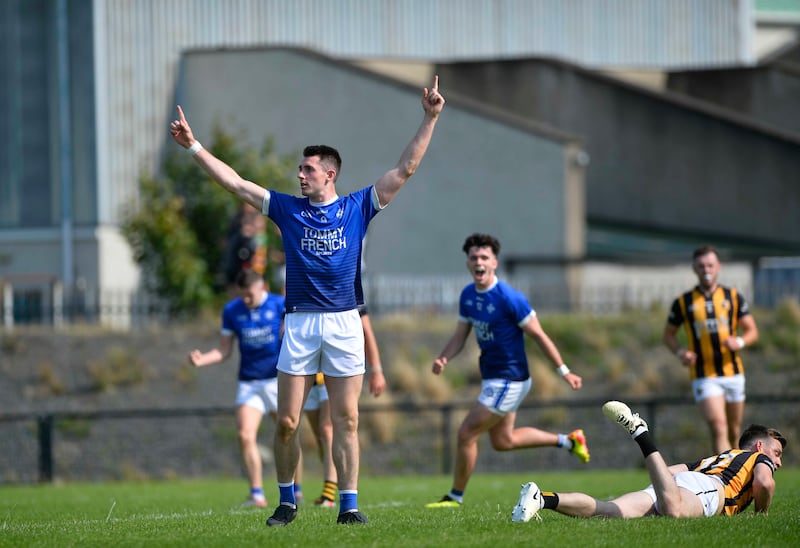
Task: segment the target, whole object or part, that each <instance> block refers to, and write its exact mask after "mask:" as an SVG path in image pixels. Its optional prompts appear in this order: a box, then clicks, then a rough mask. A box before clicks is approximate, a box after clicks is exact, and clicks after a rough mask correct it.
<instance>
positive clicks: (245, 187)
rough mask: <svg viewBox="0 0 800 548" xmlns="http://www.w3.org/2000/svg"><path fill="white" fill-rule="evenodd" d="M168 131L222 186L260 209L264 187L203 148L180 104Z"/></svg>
mask: <svg viewBox="0 0 800 548" xmlns="http://www.w3.org/2000/svg"><path fill="white" fill-rule="evenodd" d="M169 132H170V134H171V135H172V138H173V139H175V142H176V143H178V144H179V145H181V146H182V147H183V148H185V149H188V150H190V151H191V152H192V154H193V156H194V159H195V161H196V162H197V163H198V164H200V167H202V168H203V169H204V170H205V171H206V173H208V175H209V176H210V177H211V178H212V179H214V180H215V181H216V182H217V183H219V185H220V186H221V187H222V188H224V189H225V190H227V191H228V192H231V193H232V194H235V195H236V196H238V197H239V199H241V200H243V201H245V202H247V203H249V204H250V205H252V206H253V207H255V208H256V209H258V210H259V211H261V205H262V204H263V202H264V193H265V192H266V189H265V188H264V187H261V186H259V185H257V184H255V183H253V182H252V181H247V180H245V179H242V178H241V177H240V176H239V174H238V173H236V171H234V169H233V168H232V167H231V166H229V165H228V164H226V163H225V162H223V161H222V160H220V159H219V158H217V157H215V156H214V155H213V154H211V153H210V152H209V151H208V150H206V149H205V148H203V146H202V145H201V144H200V142H199V141H198V140H197V139H195V138H194V135H193V134H192V128H191V127H189V123H188V122H187V121H186V117H185V116H184V115H183V109H182V108H181V106H180V105H178V119H177V120H173V121H172V122H171V123H170V125H169Z"/></svg>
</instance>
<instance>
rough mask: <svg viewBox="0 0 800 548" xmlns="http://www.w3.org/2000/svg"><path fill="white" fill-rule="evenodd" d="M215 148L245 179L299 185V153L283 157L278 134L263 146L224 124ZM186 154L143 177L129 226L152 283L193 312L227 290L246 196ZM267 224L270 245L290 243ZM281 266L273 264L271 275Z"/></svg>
mask: <svg viewBox="0 0 800 548" xmlns="http://www.w3.org/2000/svg"><path fill="white" fill-rule="evenodd" d="M209 150H210V151H211V152H212V153H213V154H214V155H215V156H216V157H217V158H219V159H220V160H222V161H223V162H225V163H227V164H228V165H230V166H231V167H233V168H234V169H235V170H236V171H237V172H238V173H239V175H241V176H242V177H243V178H244V179H247V180H250V181H255V182H257V183H258V184H262V185H264V186H267V187H268V188H270V189H273V190H277V191H280V192H287V193H293V192H294V191H295V190H296V188H297V184H296V180H295V179H294V177H293V173H294V172H293V170H294V166H295V164H294V162H295V161H296V158H295V155H287V156H280V155H278V154H277V153H276V152H275V146H274V141H273V140H272V139H267V140H266V141H265V143H264V145H263V147H262V148H261V149H260V150H256V149H255V148H252V147H250V148H247V147H243V146H241V145H240V144H238V143H237V142H236V141H235V139H234V138H233V137H232V136H231V135H228V134H226V133H224V132H223V131H222V130H220V129H216V130H215V131H214V133H213V138H212V144H211V146H210V147H209ZM181 152H182V151H174V152H172V153H170V154H169V155H168V156H167V158H166V160H165V162H164V166H163V169H162V174H161V175H160V176H151V175H149V174H145V175H142V176H141V177H140V180H139V185H140V192H139V196H138V200H137V201H136V202H135V203H134V202H131V203H129V204H128V205H127V207H126V208H125V211H124V212H123V222H122V231H123V234H124V235H125V237H126V239H127V240H128V242H129V244H130V245H131V247H132V249H133V254H134V259H135V261H136V262H137V264H138V265H139V267H140V269H141V272H142V280H143V284H144V287H145V289H146V290H148V291H149V292H151V293H153V294H154V295H157V296H158V297H160V298H162V299H165V300H166V301H167V302H168V303H169V304H170V306H171V307H172V309H173V310H175V311H192V310H196V309H198V308H202V307H205V306H208V305H211V304H215V303H216V301H217V300H218V297H220V296H222V295H223V293H224V289H225V288H224V273H223V268H224V256H225V251H226V243H227V239H228V235H229V233H230V231H231V223H232V221H233V219H234V217H235V215H236V213H237V211H238V209H239V207H240V202H239V199H238V198H237V197H235V196H233V195H232V194H230V193H228V192H227V191H225V190H224V189H223V188H222V187H220V186H219V185H218V184H216V183H215V182H214V181H213V180H212V179H211V178H210V177H209V176H208V175H207V174H206V173H205V171H203V169H202V168H200V167H199V166H198V165H197V164H196V163H195V162H194V161H192V160H191V158H190V157H189V156H188V155H187V154H186V153H185V152H184V153H181ZM266 230H267V238H268V242H269V245H270V246H273V247H277V248H279V249H282V245H281V240H280V234H279V232H278V230H277V227H276V226H275V225H274V224H273V223H272V222H268V223H267V229H266ZM275 268H276V267H275V265H268V270H267V276H268V277H272V276H273V275H274V272H273V271H274V269H275Z"/></svg>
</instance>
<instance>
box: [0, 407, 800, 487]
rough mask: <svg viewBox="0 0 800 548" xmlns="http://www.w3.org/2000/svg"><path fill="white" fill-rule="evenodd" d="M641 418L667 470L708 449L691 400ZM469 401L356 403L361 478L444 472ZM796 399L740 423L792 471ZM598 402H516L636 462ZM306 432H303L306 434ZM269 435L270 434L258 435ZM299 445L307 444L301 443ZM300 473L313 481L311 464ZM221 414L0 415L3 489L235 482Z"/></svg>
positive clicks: (500, 467)
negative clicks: (766, 438) (777, 443)
mask: <svg viewBox="0 0 800 548" xmlns="http://www.w3.org/2000/svg"><path fill="white" fill-rule="evenodd" d="M626 401H627V402H628V403H629V404H630V405H631V407H632V408H633V409H634V410H635V411H638V412H639V413H640V414H641V415H642V417H644V418H645V419H646V420H647V421H648V423H649V425H650V428H651V430H652V431H653V432H654V434H655V437H656V440H657V442H658V444H659V447H660V449H661V451H662V453H663V454H664V456H665V458H666V460H667V461H668V462H684V461H689V460H694V459H696V458H699V457H702V456H705V455H707V454H708V453H710V449H709V447H710V441H709V439H710V437H709V434H708V431H707V429H706V426H705V424H704V422H703V420H702V419H701V418H700V416H699V411H698V410H697V409H696V406H695V404H694V403H693V402H692V401H691V400H689V399H685V398H642V399H628V400H626ZM472 403H473V402H472V401H467V402H453V403H448V404H426V405H420V404H393V405H377V404H367V405H362V406H361V428H360V440H361V447H362V459H361V466H362V473H363V474H367V475H369V474H372V475H384V474H412V473H413V474H438V473H446V474H447V473H450V472H451V470H452V463H453V458H454V454H455V453H454V451H455V435H456V430H457V428H458V424H459V423H460V421H461V419H462V418H463V416H464V415H465V414H466V411H467V409H468V408H469V407H470V406H471V405H472ZM798 403H800V395H766V394H762V395H751V396H749V397H748V402H747V407H746V411H745V423H746V424H745V426H746V425H747V424H749V423H751V422H756V423H760V424H765V425H768V426H773V427H776V428H778V429H779V430H781V431H782V432H783V433H784V434H785V435H786V436H787V437H788V439H789V448H788V449H787V451H786V454H785V457H784V465H789V466H797V465H798V464H800V453H798V452H797V450H796V449H795V447H796V446H797V444H798V427H797V426H796V425H797V420H796V417H797V414H798ZM602 404H603V400H560V399H559V400H550V401H542V402H536V403H527V404H525V405H523V406H522V407H521V408H520V410H519V412H518V416H517V425H518V426H525V425H530V426H536V427H537V428H541V429H544V430H549V431H555V432H569V431H570V430H572V429H573V428H579V427H580V428H583V429H584V430H585V431H586V434H587V437H588V440H589V446H590V449H591V452H592V460H591V463H590V464H589V467H591V468H629V467H638V466H641V458H640V455H639V452H638V450H636V448H635V446H634V445H633V444H630V443H628V442H627V441H626V438H625V436H624V434H623V433H622V432H620V431H619V427H618V426H616V425H615V424H613V423H610V422H609V421H608V420H606V419H605V418H604V417H603V415H602V412H601V411H600V407H601V406H602ZM305 430H309V429H308V428H305ZM267 431H268V432H267ZM273 431H274V430H273V427H272V425H271V424H268V423H265V425H264V426H262V433H261V440H262V445H263V447H262V457H263V458H264V462H265V464H266V466H265V476H266V477H269V473H270V471H271V451H270V450H269V447H270V446H271V439H272V438H271V434H272V432H273ZM304 439H305V440H306V441H305V442H304V447H306V448H307V449H309V450H310V451H309V453H308V454H309V455H311V454H315V452H314V451H313V446H309V445H308V443H309V442H310V436H308V435H306V436H304ZM487 441H488V440H487V439H486V438H485V437H484V438H483V439H482V440H481V450H480V453H479V455H480V456H479V461H478V470H481V471H484V472H492V471H494V472H511V471H518V472H523V471H531V472H534V471H536V470H577V469H585V468H586V467H585V465H583V464H580V463H579V462H578V461H577V459H574V458H572V457H569V456H565V454H564V452H563V451H562V450H559V449H555V448H539V449H535V450H522V451H510V452H505V453H499V452H496V451H494V450H492V449H491V448H490V447H489V446H488V443H487ZM304 461H305V465H306V469H307V470H308V473H309V474H312V475H319V474H320V473H321V469H320V465H319V463H318V462H317V461H316V460H315V459H313V458H306V459H304ZM240 462H241V459H240V456H239V449H238V443H237V440H236V425H235V418H234V412H233V409H232V408H230V407H210V408H191V409H188V408H174V409H132V410H114V411H81V412H76V411H63V412H44V413H17V414H5V415H0V483H3V484H11V483H33V482H51V481H108V480H126V479H170V478H189V477H204V476H231V477H238V476H241V475H242V474H243V472H242V469H241V464H240Z"/></svg>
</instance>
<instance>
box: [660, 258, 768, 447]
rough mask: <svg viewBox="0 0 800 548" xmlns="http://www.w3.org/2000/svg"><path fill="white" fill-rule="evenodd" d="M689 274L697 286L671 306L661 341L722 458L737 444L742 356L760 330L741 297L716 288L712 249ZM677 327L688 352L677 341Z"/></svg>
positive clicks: (694, 263)
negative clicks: (683, 371)
mask: <svg viewBox="0 0 800 548" xmlns="http://www.w3.org/2000/svg"><path fill="white" fill-rule="evenodd" d="M692 270H693V271H694V273H695V275H696V276H697V286H695V287H694V288H693V289H692V290H691V291H688V292H686V293H684V294H683V295H681V296H680V297H678V298H677V299H675V301H674V302H673V304H672V308H671V309H670V313H669V317H668V318H667V323H666V325H665V326H664V335H663V341H664V344H665V345H666V346H667V348H669V349H670V350H671V351H672V352H673V353H674V354H675V355H676V356H677V357H678V359H679V360H680V361H681V363H682V364H683V365H684V366H686V367H687V368H688V369H689V375H690V377H691V379H692V393H693V394H694V400H695V401H696V402H697V404H698V405H699V406H700V410H701V412H702V413H703V417H704V418H705V420H706V423H707V424H708V428H709V430H710V431H711V440H712V449H713V451H714V452H715V453H721V452H722V451H725V450H726V449H730V448H731V447H734V446H735V443H736V440H738V439H739V433H740V432H741V428H742V416H743V414H744V401H745V390H744V386H745V376H744V364H743V363H742V357H741V350H742V349H743V348H744V347H745V346H747V345H751V344H754V343H755V342H756V341H757V340H758V327H757V326H756V322H755V320H754V319H753V316H752V315H751V314H750V309H749V307H748V305H747V301H746V300H745V298H744V296H742V294H741V293H739V292H738V291H737V290H736V289H735V288H733V287H726V286H723V285H720V284H719V282H718V280H717V278H718V277H719V272H720V262H719V255H718V254H717V250H716V249H714V248H713V247H711V246H703V247H700V248H698V249H696V250H695V251H694V253H693V257H692ZM681 325H683V326H684V328H685V330H686V338H687V342H688V348H684V347H682V346H681V344H680V342H679V341H678V337H677V334H678V330H679V329H680V327H681ZM739 330H741V335H740V334H739Z"/></svg>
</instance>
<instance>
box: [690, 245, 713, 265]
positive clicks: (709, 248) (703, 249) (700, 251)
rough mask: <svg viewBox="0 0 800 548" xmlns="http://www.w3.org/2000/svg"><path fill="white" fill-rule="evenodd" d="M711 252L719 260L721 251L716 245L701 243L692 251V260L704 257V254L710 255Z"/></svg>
mask: <svg viewBox="0 0 800 548" xmlns="http://www.w3.org/2000/svg"><path fill="white" fill-rule="evenodd" d="M709 253H713V254H714V255H716V256H717V260H719V252H718V251H717V248H716V247H714V246H713V245H701V246H700V247H698V248H697V249H695V250H694V251H693V252H692V261H695V260H696V259H697V258H698V257H702V256H703V255H708V254H709Z"/></svg>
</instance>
